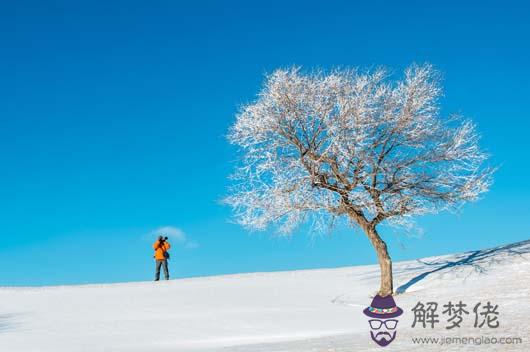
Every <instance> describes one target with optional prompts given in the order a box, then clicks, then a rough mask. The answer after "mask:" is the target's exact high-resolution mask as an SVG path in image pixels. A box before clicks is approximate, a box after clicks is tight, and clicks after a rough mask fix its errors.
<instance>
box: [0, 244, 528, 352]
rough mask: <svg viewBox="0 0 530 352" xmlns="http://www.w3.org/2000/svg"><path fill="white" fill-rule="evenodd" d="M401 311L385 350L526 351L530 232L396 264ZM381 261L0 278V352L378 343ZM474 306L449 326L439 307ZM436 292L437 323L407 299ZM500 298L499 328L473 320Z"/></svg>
mask: <svg viewBox="0 0 530 352" xmlns="http://www.w3.org/2000/svg"><path fill="white" fill-rule="evenodd" d="M394 272H395V282H396V287H397V291H398V292H400V294H398V295H396V296H395V299H396V301H397V304H398V306H400V307H402V308H403V310H404V311H405V313H404V314H403V315H402V316H401V317H400V322H399V324H398V333H397V338H396V340H395V341H394V342H393V343H392V344H391V345H390V346H389V347H387V349H391V350H399V351H411V350H439V349H442V348H443V349H444V350H460V349H462V348H464V349H466V348H469V349H475V350H480V351H483V350H492V351H493V350H495V351H498V350H510V351H511V350H518V351H530V241H525V242H520V243H515V244H511V245H506V246H500V247H496V248H492V249H489V250H481V251H474V252H467V253H461V254H456V255H447V256H443V257H434V258H425V259H421V260H417V261H409V262H400V263H395V264H394ZM378 275H379V269H378V267H377V266H374V265H370V266H358V267H346V268H339V269H322V270H305V271H290V272H274V273H253V274H241V275H226V276H216V277H202V278H193V279H182V280H171V281H169V282H156V283H155V282H138V283H123V284H109V285H81V286H56V287H42V288H9V287H5V288H0V351H6V352H7V351H9V352H25V351H43V352H48V351H49V352H62V351H65V352H66V351H68V352H75V351H90V352H96V351H128V352H129V351H146V352H147V351H245V352H247V351H248V352H252V351H265V352H275V351H278V352H279V351H326V352H331V351H333V352H338V351H372V350H373V351H377V350H380V349H381V347H379V346H377V345H376V344H374V343H373V342H372V341H371V340H370V335H369V329H368V323H367V318H366V317H365V316H364V315H363V314H362V310H363V309H364V308H365V307H366V306H367V305H368V304H369V303H370V301H371V297H370V296H371V295H372V294H374V293H375V292H376V290H377V287H378V280H379V278H378ZM460 300H462V301H463V302H464V303H466V304H467V305H468V306H467V310H468V311H469V313H470V314H469V315H466V316H464V318H465V319H464V321H463V322H462V327H461V328H455V329H452V330H447V329H446V328H445V326H446V325H447V322H446V320H447V318H448V317H447V316H445V315H443V314H442V307H441V306H442V305H443V304H446V303H447V302H448V301H452V302H453V303H455V302H458V301H460ZM419 301H421V302H423V303H425V302H427V301H434V302H438V303H439V305H440V307H439V308H438V314H439V315H440V317H439V320H440V323H438V324H437V325H436V326H435V328H434V329H431V328H425V329H424V328H421V327H415V328H412V327H411V325H412V321H413V313H412V312H411V309H412V308H413V307H414V306H415V305H416V303H418V302H419ZM487 301H490V302H491V303H492V304H494V305H498V312H499V315H498V321H499V323H500V325H499V327H498V328H496V329H493V328H488V327H486V326H483V327H482V328H474V327H473V324H474V319H475V318H474V313H473V306H474V305H475V304H476V303H479V302H481V303H482V304H486V302H487ZM455 336H460V337H473V338H475V339H476V338H477V337H478V338H481V339H482V340H481V341H485V340H484V339H485V338H497V339H500V338H506V337H512V338H517V337H519V338H522V343H518V344H503V345H500V344H497V345H492V344H486V343H485V342H483V344H482V346H480V347H479V346H476V345H472V344H471V343H467V344H465V345H463V344H456V342H455V343H454V344H452V345H451V346H437V345H431V344H414V343H413V341H412V338H417V337H455Z"/></svg>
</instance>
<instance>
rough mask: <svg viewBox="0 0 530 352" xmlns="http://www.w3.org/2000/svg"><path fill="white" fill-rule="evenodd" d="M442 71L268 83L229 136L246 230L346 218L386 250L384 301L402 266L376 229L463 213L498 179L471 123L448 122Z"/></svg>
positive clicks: (284, 78) (324, 224)
mask: <svg viewBox="0 0 530 352" xmlns="http://www.w3.org/2000/svg"><path fill="white" fill-rule="evenodd" d="M441 94H442V90H441V88H440V79H439V75H438V73H437V72H436V71H435V70H434V69H433V67H432V66H431V65H428V64H426V65H421V66H418V65H412V66H411V67H409V68H408V69H407V70H406V71H405V75H404V77H403V78H402V79H401V80H398V81H391V80H390V79H389V76H388V75H387V74H386V71H385V70H383V69H378V70H375V71H373V72H366V73H362V72H359V71H357V70H336V71H333V72H330V73H324V72H313V73H303V72H302V71H301V70H300V69H298V68H293V69H288V70H277V71H275V72H274V73H272V74H271V75H269V76H268V77H267V79H266V81H265V84H264V87H263V88H262V91H261V92H260V93H259V96H258V98H257V100H256V101H255V102H253V103H251V104H248V105H246V106H243V107H242V109H241V111H240V112H239V114H238V115H237V119H236V122H235V124H234V125H233V126H232V128H231V130H230V132H229V137H228V138H229V141H230V142H231V143H233V144H235V145H237V146H239V147H240V148H241V160H240V161H241V162H240V164H239V165H238V167H237V169H236V172H235V174H234V176H233V177H234V180H235V181H234V185H233V187H232V188H231V190H230V195H229V196H228V197H227V198H226V199H225V202H226V203H228V204H229V205H231V206H232V207H233V208H234V211H235V219H236V221H237V222H238V223H240V224H241V225H243V226H245V227H247V228H249V229H254V230H264V229H266V228H267V226H268V225H274V226H276V227H277V230H278V231H279V232H280V233H283V234H287V233H290V232H292V231H293V230H294V229H295V228H296V227H297V226H298V225H299V224H301V223H303V222H305V221H311V223H312V226H313V227H314V229H316V230H318V231H321V230H324V229H326V228H329V226H333V225H334V224H335V223H336V221H335V220H339V219H344V218H345V219H347V220H348V223H349V224H351V225H354V226H359V227H360V228H361V229H362V230H363V231H364V233H365V234H366V235H367V236H368V238H369V240H370V242H371V243H372V245H373V247H374V248H375V250H376V252H377V257H378V260H379V265H380V268H381V286H380V290H379V294H380V295H381V296H386V295H389V294H392V293H393V282H392V261H391V259H390V256H389V254H388V250H387V246H386V243H385V242H384V241H383V240H382V239H381V237H380V235H379V233H378V231H377V227H378V225H379V224H381V223H382V222H383V221H386V222H388V223H391V224H397V225H403V224H405V223H409V220H410V218H411V217H412V216H415V215H420V214H426V213H436V212H439V211H441V210H446V209H456V208H458V207H459V206H461V205H462V204H463V203H464V202H466V201H473V200H476V199H477V198H478V196H479V195H480V194H481V193H483V192H486V191H487V190H488V188H489V186H490V184H491V180H492V174H493V171H494V170H493V169H491V168H488V167H485V166H484V162H485V160H486V159H487V155H486V154H485V153H483V152H482V151H481V150H480V149H479V146H478V140H479V136H478V134H477V132H476V130H475V126H474V124H473V123H472V122H470V121H467V120H463V119H462V118H460V117H456V116H451V117H448V118H443V117H441V116H440V113H439V102H438V99H439V97H440V96H441Z"/></svg>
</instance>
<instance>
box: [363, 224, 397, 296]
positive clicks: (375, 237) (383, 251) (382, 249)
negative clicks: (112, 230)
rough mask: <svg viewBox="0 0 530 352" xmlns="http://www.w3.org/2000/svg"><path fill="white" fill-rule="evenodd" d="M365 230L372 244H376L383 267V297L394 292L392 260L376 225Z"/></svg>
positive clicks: (380, 291) (381, 290) (375, 247)
mask: <svg viewBox="0 0 530 352" xmlns="http://www.w3.org/2000/svg"><path fill="white" fill-rule="evenodd" d="M364 230H365V232H366V235H367V236H368V238H369V239H370V242H372V246H374V249H375V251H376V253H377V259H378V261H379V267H380V268H381V286H380V288H379V295H380V296H383V297H385V296H388V295H391V294H392V293H393V292H394V287H393V282H392V260H391V259H390V256H389V255H388V250H387V248H386V243H385V241H383V240H382V239H381V237H380V236H379V234H378V233H377V230H376V229H375V228H374V227H369V228H366V229H364Z"/></svg>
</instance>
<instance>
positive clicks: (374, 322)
mask: <svg viewBox="0 0 530 352" xmlns="http://www.w3.org/2000/svg"><path fill="white" fill-rule="evenodd" d="M368 322H369V323H370V327H371V328H372V329H373V330H379V329H381V326H382V325H383V324H385V327H386V328H387V329H388V330H394V329H395V328H396V326H397V323H398V321H397V320H396V319H385V320H379V319H370V320H368Z"/></svg>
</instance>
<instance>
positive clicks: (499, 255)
mask: <svg viewBox="0 0 530 352" xmlns="http://www.w3.org/2000/svg"><path fill="white" fill-rule="evenodd" d="M526 253H530V240H527V241H522V242H517V243H512V244H508V245H505V246H499V247H495V248H491V249H484V250H480V251H471V252H466V253H463V254H461V255H460V256H458V257H457V258H456V259H451V260H444V259H442V260H439V261H433V262H424V261H421V260H418V262H420V263H421V264H423V265H425V266H428V267H432V268H433V269H432V270H429V271H426V272H424V273H421V274H419V275H417V276H415V277H413V278H411V279H410V280H409V281H408V282H406V283H405V284H403V285H401V286H399V287H398V288H397V289H396V293H397V294H400V293H404V292H406V291H407V289H409V288H410V287H411V286H412V285H414V284H416V283H418V282H419V281H421V280H423V279H425V278H426V277H427V276H429V275H431V274H434V273H436V272H439V271H443V270H446V269H447V270H451V269H454V268H456V267H464V266H467V267H471V268H473V269H474V270H475V272H478V273H481V274H482V273H485V272H486V271H487V267H488V266H490V265H492V264H495V263H500V262H502V261H503V260H505V259H506V256H516V255H518V256H522V255H523V254H526Z"/></svg>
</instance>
